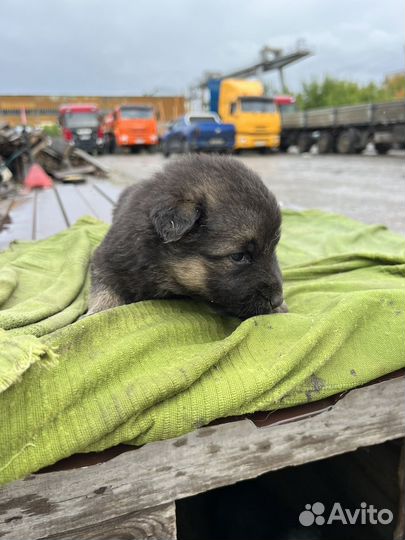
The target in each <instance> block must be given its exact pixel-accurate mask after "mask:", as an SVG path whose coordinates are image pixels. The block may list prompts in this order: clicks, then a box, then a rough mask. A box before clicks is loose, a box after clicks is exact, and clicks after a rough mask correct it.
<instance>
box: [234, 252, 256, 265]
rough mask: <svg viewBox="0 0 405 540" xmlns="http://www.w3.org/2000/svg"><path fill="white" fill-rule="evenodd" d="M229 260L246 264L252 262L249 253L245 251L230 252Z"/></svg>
mask: <svg viewBox="0 0 405 540" xmlns="http://www.w3.org/2000/svg"><path fill="white" fill-rule="evenodd" d="M229 257H230V258H231V260H232V261H233V262H236V263H239V264H246V263H250V262H252V257H251V255H250V253H246V252H244V251H240V252H238V253H232V255H229Z"/></svg>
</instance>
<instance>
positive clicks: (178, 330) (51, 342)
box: [0, 211, 405, 482]
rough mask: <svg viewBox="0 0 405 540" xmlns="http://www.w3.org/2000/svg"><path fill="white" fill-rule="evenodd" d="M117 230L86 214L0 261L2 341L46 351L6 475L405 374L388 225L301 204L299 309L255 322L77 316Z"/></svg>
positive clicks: (289, 218) (4, 447)
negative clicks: (96, 252) (97, 259)
mask: <svg viewBox="0 0 405 540" xmlns="http://www.w3.org/2000/svg"><path fill="white" fill-rule="evenodd" d="M105 231H106V225H104V224H102V223H100V222H98V221H96V220H93V219H90V218H86V219H82V220H80V221H79V222H78V223H77V224H76V225H75V226H74V227H72V228H71V229H69V230H67V231H65V232H63V233H60V234H58V235H57V236H54V237H52V238H50V239H48V240H43V241H40V242H34V243H16V244H14V245H13V246H12V248H11V249H10V250H8V251H7V252H5V253H3V254H1V255H0V283H1V284H2V287H1V289H0V298H1V301H2V305H1V311H0V327H2V328H3V329H5V330H7V331H6V332H4V334H5V337H4V335H3V337H1V339H2V340H3V341H1V342H0V343H1V344H0V347H1V348H2V349H4V351H3V352H7V351H8V350H12V349H11V347H16V348H18V347H19V348H20V349H22V351H23V349H24V346H25V342H24V341H23V338H29V340H30V342H29V343H28V342H27V344H26V347H28V348H29V347H33V342H35V343H36V344H37V345H38V346H39V345H40V350H39V352H38V354H37V358H36V361H35V362H34V363H33V364H32V365H31V367H30V368H29V369H27V371H26V372H25V373H24V374H23V376H22V378H21V377H20V381H19V382H17V383H15V384H13V385H11V386H10V387H9V388H7V389H6V390H5V391H3V392H2V393H1V394H0V418H1V431H0V481H1V482H7V481H10V480H13V479H16V478H19V477H23V476H25V475H27V474H28V473H30V472H33V471H36V470H38V469H39V468H41V467H44V466H46V465H49V464H51V463H54V462H56V461H58V460H60V459H61V458H63V457H66V456H69V455H71V454H73V453H76V452H87V451H93V450H102V449H104V448H106V447H110V446H112V445H116V444H118V443H120V442H126V443H133V444H136V445H141V444H144V443H147V442H151V441H155V440H158V439H165V438H169V437H175V436H178V435H180V434H183V433H186V432H188V431H190V430H193V429H195V428H197V427H199V426H202V425H204V424H207V423H208V422H210V421H212V420H214V419H215V418H218V417H224V416H228V415H237V414H243V413H247V412H252V411H256V410H268V409H278V408H282V407H288V406H292V405H297V404H300V403H304V402H307V401H308V400H317V399H321V398H323V397H326V396H329V395H331V394H335V393H338V392H341V391H343V390H347V389H349V388H353V387H355V386H357V385H360V384H364V383H366V382H368V381H370V380H372V379H374V378H376V377H379V376H381V375H384V374H386V373H388V372H391V371H394V370H396V369H399V368H401V367H403V366H404V365H405V354H404V349H405V344H404V339H403V337H404V336H403V322H404V314H403V312H404V302H405V296H404V281H403V278H404V274H405V250H404V241H403V239H402V238H401V237H400V236H397V235H395V234H393V233H391V232H389V231H387V230H386V229H385V228H384V227H378V226H365V225H363V224H361V223H358V222H355V221H352V220H350V219H347V218H344V217H342V216H338V215H334V214H325V213H322V212H318V211H308V212H293V211H285V212H284V225H283V236H282V241H281V244H280V247H279V250H278V253H279V258H280V262H281V266H282V269H283V273H284V277H285V292H286V297H287V302H288V304H289V308H290V312H289V313H288V314H276V315H266V316H259V317H255V318H251V319H248V320H246V321H244V322H242V323H241V322H240V321H238V320H237V319H234V318H231V317H222V316H219V315H217V314H214V313H213V312H212V311H211V309H210V307H209V306H207V305H205V304H203V303H200V304H199V303H195V302H192V301H189V300H173V301H148V302H140V303H138V304H133V305H130V306H122V307H119V308H116V309H113V310H110V311H107V312H104V313H100V314H97V315H94V316H92V317H88V318H84V319H81V320H78V321H77V322H74V321H75V320H77V318H78V316H79V315H80V314H81V313H83V311H84V310H85V306H86V291H87V289H88V263H89V257H90V254H91V252H92V250H93V249H94V247H95V246H96V245H97V243H98V242H99V241H100V240H101V238H102V237H103V235H104V233H105ZM27 334H28V335H27ZM3 338H4V339H3ZM8 348H10V349H8ZM55 350H56V351H57V354H58V360H57V361H56V362H55V359H53V361H51V360H52V353H53V351H55ZM17 356H18V355H17ZM20 356H21V355H20ZM22 356H23V353H22ZM0 363H3V360H0ZM49 363H51V366H50V365H49ZM26 367H28V366H25V368H26ZM6 369H7V368H6ZM353 413H354V414H355V411H354V412H353Z"/></svg>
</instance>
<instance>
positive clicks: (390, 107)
mask: <svg viewBox="0 0 405 540" xmlns="http://www.w3.org/2000/svg"><path fill="white" fill-rule="evenodd" d="M369 142H372V143H374V146H375V149H376V151H377V152H378V153H379V154H386V153H387V152H388V151H389V150H390V149H391V148H393V147H400V148H405V101H391V102H386V103H374V104H365V105H348V106H344V107H332V108H331V107H328V108H322V109H309V110H307V111H300V112H286V113H284V114H283V115H282V134H281V147H282V149H283V150H286V149H287V148H288V147H289V146H293V145H295V146H297V147H298V149H299V151H300V152H308V151H309V149H310V148H311V146H312V145H313V144H314V143H317V144H318V150H319V153H321V154H327V153H330V152H338V153H339V154H355V153H360V152H362V151H363V150H364V149H365V147H366V146H367V143H369Z"/></svg>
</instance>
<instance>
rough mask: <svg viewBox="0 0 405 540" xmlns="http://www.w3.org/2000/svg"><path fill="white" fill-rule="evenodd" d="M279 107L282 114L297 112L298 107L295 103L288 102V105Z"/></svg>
mask: <svg viewBox="0 0 405 540" xmlns="http://www.w3.org/2000/svg"><path fill="white" fill-rule="evenodd" d="M278 108H279V109H280V112H281V114H289V113H293V112H296V110H297V107H296V105H295V103H288V104H287V105H279V106H278Z"/></svg>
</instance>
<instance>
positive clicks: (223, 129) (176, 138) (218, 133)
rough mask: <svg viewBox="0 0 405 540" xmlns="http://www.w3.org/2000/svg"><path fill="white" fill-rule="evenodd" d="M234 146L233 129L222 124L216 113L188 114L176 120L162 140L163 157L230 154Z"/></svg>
mask: <svg viewBox="0 0 405 540" xmlns="http://www.w3.org/2000/svg"><path fill="white" fill-rule="evenodd" d="M234 145H235V127H234V126H233V124H223V123H222V122H221V120H220V118H219V116H218V115H217V114H216V113H206V112H201V113H200V112H199V113H190V114H186V115H185V116H182V117H181V118H178V119H177V120H176V121H175V122H173V124H172V125H171V126H170V127H169V130H168V131H167V133H166V134H165V135H164V136H163V138H162V152H163V155H164V156H166V157H169V156H170V154H174V153H180V154H181V153H187V152H220V153H230V152H231V151H232V150H233V148H234Z"/></svg>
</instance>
